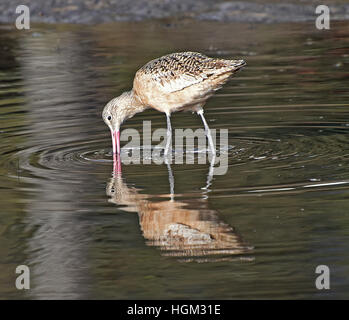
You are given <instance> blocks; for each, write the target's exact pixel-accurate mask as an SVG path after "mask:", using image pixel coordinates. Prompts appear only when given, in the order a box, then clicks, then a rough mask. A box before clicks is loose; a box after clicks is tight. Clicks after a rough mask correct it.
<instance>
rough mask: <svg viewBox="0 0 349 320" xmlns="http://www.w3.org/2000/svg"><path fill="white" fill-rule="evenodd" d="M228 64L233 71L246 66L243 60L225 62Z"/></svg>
mask: <svg viewBox="0 0 349 320" xmlns="http://www.w3.org/2000/svg"><path fill="white" fill-rule="evenodd" d="M226 61H227V62H228V63H229V66H230V67H232V68H233V70H234V71H237V70H239V69H241V68H242V67H244V66H245V65H246V62H245V60H226Z"/></svg>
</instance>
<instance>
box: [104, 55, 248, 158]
mask: <svg viewBox="0 0 349 320" xmlns="http://www.w3.org/2000/svg"><path fill="white" fill-rule="evenodd" d="M245 64H246V63H245V61H244V60H224V59H217V58H209V57H207V56H205V55H203V54H201V53H197V52H180V53H172V54H169V55H166V56H163V57H160V58H158V59H155V60H152V61H150V62H148V63H147V64H146V65H144V66H143V67H142V68H140V69H139V70H138V71H137V73H136V75H135V78H134V81H133V89H132V90H131V91H127V92H124V93H123V94H122V95H120V96H119V97H117V98H114V99H112V100H111V101H109V102H108V103H107V105H106V106H105V107H104V109H103V114H102V117H103V120H104V122H105V123H106V124H107V125H108V127H109V129H110V131H111V135H112V143H113V153H114V154H115V153H117V154H120V125H121V124H122V123H123V122H124V121H125V120H127V119H129V118H131V117H133V116H134V115H135V114H136V113H139V112H142V111H144V110H145V109H147V108H153V109H156V110H158V111H160V112H164V113H165V114H166V117H167V142H166V148H165V155H167V154H168V151H169V147H170V143H171V138H172V128H171V121H170V115H171V113H172V112H176V111H192V112H196V113H197V114H198V115H200V117H201V119H202V121H203V123H204V126H205V132H206V135H207V139H208V142H209V145H210V148H211V151H212V152H213V153H214V154H215V147H214V144H213V140H212V136H211V132H210V129H209V127H208V125H207V122H206V120H205V117H204V112H203V106H204V104H205V102H206V100H207V99H208V98H209V97H210V96H212V95H213V93H214V92H215V91H216V90H218V89H219V88H221V87H222V85H223V84H224V83H225V82H227V81H228V79H229V78H230V77H231V76H232V75H233V74H234V73H235V72H236V71H238V70H239V69H241V68H242V67H243V66H245Z"/></svg>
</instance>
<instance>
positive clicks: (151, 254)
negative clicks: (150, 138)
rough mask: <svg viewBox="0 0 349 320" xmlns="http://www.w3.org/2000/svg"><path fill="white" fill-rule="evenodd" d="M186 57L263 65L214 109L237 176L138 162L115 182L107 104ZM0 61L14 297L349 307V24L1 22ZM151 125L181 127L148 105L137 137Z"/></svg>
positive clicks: (221, 96) (134, 124)
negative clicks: (305, 301)
mask: <svg viewBox="0 0 349 320" xmlns="http://www.w3.org/2000/svg"><path fill="white" fill-rule="evenodd" d="M183 50H195V51H200V52H203V53H205V54H208V55H212V56H218V57H222V58H239V59H240V58H243V59H245V60H246V61H247V63H248V66H247V67H246V68H245V69H244V70H243V71H242V72H240V73H239V74H238V75H237V76H236V77H234V78H233V79H232V81H231V82H229V83H228V84H227V85H226V86H225V87H224V88H223V89H222V90H221V91H219V92H218V93H217V94H216V95H215V96H214V97H213V98H211V99H210V100H209V102H208V103H207V106H206V112H205V114H206V117H207V119H208V121H209V125H210V126H211V128H214V129H228V130H229V151H228V157H229V158H228V163H229V169H228V171H227V173H226V174H225V175H222V176H214V177H213V179H212V180H211V181H210V183H207V179H208V177H209V170H210V168H209V164H206V165H203V164H200V165H199V164H183V165H178V164H177V165H176V164H173V165H172V166H171V167H170V168H169V167H168V166H166V165H165V164H163V165H156V164H140V165H123V167H122V176H117V177H114V176H113V175H112V169H113V166H112V158H111V154H110V152H111V141H110V137H109V130H107V127H106V126H105V124H104V123H103V121H102V120H101V111H102V108H103V106H104V105H105V103H106V102H107V101H109V99H111V98H112V97H114V96H116V95H118V94H120V93H121V92H122V91H124V90H128V89H130V87H131V84H132V79H133V75H134V72H135V71H136V70H137V69H138V68H139V67H140V66H142V65H143V64H144V63H145V62H147V61H148V60H150V59H153V58H155V57H158V56H161V55H163V54H166V53H169V52H175V51H183ZM0 56H1V59H0V138H1V139H0V176H1V179H0V190H1V193H0V201H1V202H0V203H1V210H0V222H1V223H0V239H1V247H0V257H1V260H0V297H1V298H3V299H4V298H20V299H22V298H23V299H43V298H56V299H62V298H72V299H77V298H81V299H82V298H87V299H101V298H107V299H128V298H135V299H145V298H147V299H157V298H162V299H163V298H165V299H177V298H178V299H194V298H195V299H198V298H203V299H212V298H221V299H236V298H244V299H245V298H246V299H250V298H274V299H276V298H277V299H285V298H290V299H299V298H311V299H314V298H348V297H349V296H348V289H349V281H348V276H349V244H348V243H349V241H348V240H349V231H348V230H349V173H348V166H349V145H348V137H349V136H348V132H349V131H348V130H349V104H348V98H349V91H348V85H349V81H348V80H349V68H348V65H349V24H348V23H333V24H331V30H329V31H318V30H316V29H315V26H314V25H313V24H312V23H311V24H297V25H295V24H277V25H249V24H220V23H207V22H202V23H199V22H189V21H177V22H170V23H169V22H168V21H166V22H161V21H159V22H142V23H113V24H108V25H102V26H90V27H88V26H70V25H37V26H35V27H34V28H32V29H31V30H29V31H15V30H13V27H12V26H6V25H3V26H1V28H0ZM143 120H151V124H152V128H153V130H155V129H156V128H162V127H165V124H166V120H165V117H164V115H163V114H160V113H158V112H155V111H152V110H149V111H146V112H144V113H142V114H140V115H137V116H135V117H134V118H132V119H131V120H129V121H128V122H127V123H126V124H125V125H124V128H135V129H137V130H139V131H140V133H142V130H141V129H142V127H143V123H142V121H143ZM172 121H173V122H172V124H173V127H174V128H184V129H185V128H193V129H196V128H199V127H201V126H202V124H201V121H200V119H199V118H198V117H197V116H195V115H191V114H190V113H178V114H176V115H174V116H173V118H172ZM171 188H173V189H174V194H172V195H171ZM178 235H180V237H179V236H178ZM20 264H25V265H28V266H29V267H30V270H31V289H30V290H27V291H25V292H23V291H18V290H17V289H16V288H15V286H14V283H15V277H16V274H15V268H16V266H18V265H20ZM321 264H325V265H328V266H329V267H330V270H331V289H330V290H328V291H324V290H322V291H319V290H317V289H316V288H315V279H316V276H317V275H316V274H315V268H316V266H318V265H321Z"/></svg>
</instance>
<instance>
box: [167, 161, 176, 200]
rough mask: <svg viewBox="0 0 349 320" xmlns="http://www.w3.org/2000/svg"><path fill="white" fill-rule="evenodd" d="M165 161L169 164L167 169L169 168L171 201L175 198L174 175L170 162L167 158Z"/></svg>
mask: <svg viewBox="0 0 349 320" xmlns="http://www.w3.org/2000/svg"><path fill="white" fill-rule="evenodd" d="M165 163H166V165H167V170H168V181H169V183H170V196H171V201H173V200H174V177H173V172H172V169H171V165H170V163H169V162H168V161H167V159H166V158H165Z"/></svg>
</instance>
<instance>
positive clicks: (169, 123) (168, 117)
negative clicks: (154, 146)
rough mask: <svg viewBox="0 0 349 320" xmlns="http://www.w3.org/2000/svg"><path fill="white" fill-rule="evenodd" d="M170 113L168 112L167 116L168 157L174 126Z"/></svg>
mask: <svg viewBox="0 0 349 320" xmlns="http://www.w3.org/2000/svg"><path fill="white" fill-rule="evenodd" d="M170 116H171V115H170V114H169V113H166V118H167V140H166V148H165V154H164V155H165V157H167V155H168V152H169V151H170V146H171V142H172V127H171V119H170Z"/></svg>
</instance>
